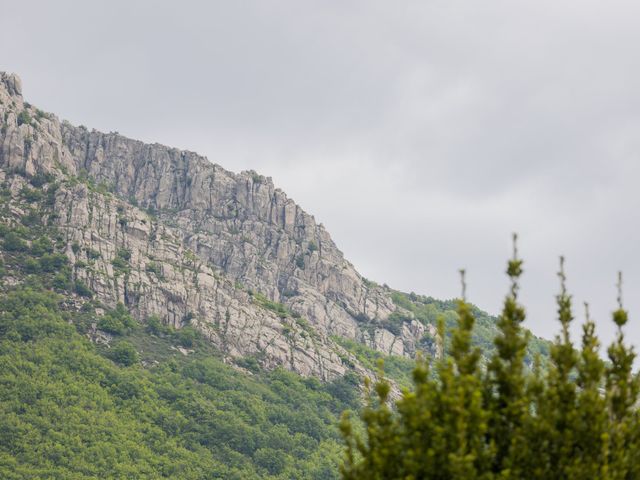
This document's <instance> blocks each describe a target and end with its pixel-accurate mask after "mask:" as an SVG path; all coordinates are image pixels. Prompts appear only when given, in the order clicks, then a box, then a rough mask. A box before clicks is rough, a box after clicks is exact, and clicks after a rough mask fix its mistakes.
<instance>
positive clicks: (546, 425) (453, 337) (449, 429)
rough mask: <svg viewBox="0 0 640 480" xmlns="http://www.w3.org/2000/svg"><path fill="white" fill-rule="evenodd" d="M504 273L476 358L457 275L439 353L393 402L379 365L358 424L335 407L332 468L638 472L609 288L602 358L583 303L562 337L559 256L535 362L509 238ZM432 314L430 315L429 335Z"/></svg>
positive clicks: (425, 472)
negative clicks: (542, 357)
mask: <svg viewBox="0 0 640 480" xmlns="http://www.w3.org/2000/svg"><path fill="white" fill-rule="evenodd" d="M514 245H515V238H514ZM507 274H508V276H509V278H510V280H511V288H510V290H509V293H508V295H507V297H506V299H505V301H504V308H503V311H502V314H501V315H500V317H499V319H498V328H499V333H498V335H497V336H496V337H495V340H494V343H495V350H494V353H493V355H492V357H491V358H490V360H489V362H488V364H487V365H486V367H483V366H482V365H481V363H480V362H479V358H480V351H479V349H478V348H477V347H474V346H473V343H472V341H471V338H472V336H473V331H474V322H475V317H474V315H473V314H472V313H471V307H470V305H469V304H468V303H467V302H466V300H465V299H464V287H463V298H462V300H460V301H458V307H457V322H456V325H455V326H454V328H452V329H451V331H450V333H449V338H450V342H449V344H448V346H447V352H446V353H447V355H444V356H443V357H442V358H440V359H439V360H437V361H436V362H435V365H430V364H429V363H428V362H426V361H424V360H421V361H419V362H418V365H417V367H416V368H415V370H414V372H413V383H414V388H413V390H408V389H407V390H405V391H404V393H403V395H402V397H401V398H399V399H398V400H397V401H396V402H395V408H393V407H392V406H391V405H390V404H391V401H390V398H389V392H390V384H389V382H388V381H387V380H386V379H385V378H384V376H383V375H382V372H381V376H380V378H379V379H378V380H377V381H376V382H375V384H374V385H373V387H372V388H370V390H369V396H368V402H367V405H366V407H365V408H364V409H363V411H362V413H361V420H362V422H363V423H364V428H363V429H362V428H358V424H357V423H354V421H353V420H352V419H351V418H350V415H349V414H348V413H347V414H345V415H344V416H343V419H342V421H341V430H342V433H343V437H344V439H345V441H346V456H345V461H344V464H343V466H342V475H343V478H344V479H347V480H356V479H366V480H376V479H378V480H382V479H413V480H418V479H443V480H445V479H460V480H462V479H486V480H493V479H495V480H497V479H501V480H506V479H534V480H535V479H540V480H542V479H544V480H549V479H604V480H613V479H615V480H622V479H625V480H631V479H638V478H640V456H639V454H638V452H639V451H640V450H639V449H640V424H639V414H640V412H639V410H638V395H639V388H640V383H639V377H638V376H637V375H636V374H634V373H633V362H634V359H635V353H634V351H633V348H632V347H630V346H628V345H627V344H626V343H625V339H624V334H623V331H622V327H623V326H624V325H625V324H626V323H627V312H626V311H625V310H624V308H623V305H622V300H621V293H620V294H619V298H618V309H617V310H616V311H615V312H614V313H613V320H614V322H615V324H616V325H617V328H618V334H617V338H616V340H615V342H614V343H613V344H612V345H611V346H610V347H609V349H608V362H606V363H605V361H604V360H603V359H601V358H600V356H599V341H598V338H597V337H596V335H595V327H594V322H593V320H592V319H591V318H590V316H589V312H588V307H587V308H585V310H586V323H585V324H584V326H583V334H582V343H581V346H580V347H579V348H578V347H576V346H574V344H573V343H572V340H571V338H570V335H569V331H570V328H569V327H570V324H571V322H572V320H573V312H572V304H571V296H570V295H569V294H568V292H567V288H566V278H565V273H564V260H563V259H561V262H560V272H559V277H560V293H559V295H558V296H557V304H558V319H559V322H560V334H559V335H558V336H557V337H556V339H555V341H554V343H553V345H552V347H551V352H550V353H551V355H550V359H549V360H548V365H547V366H546V368H545V369H543V368H541V363H540V361H539V359H537V360H536V361H535V362H534V365H533V368H531V369H529V368H527V367H526V362H525V357H526V352H527V345H528V342H529V339H530V335H529V333H528V332H527V331H526V330H525V329H524V328H523V326H522V324H523V322H524V320H525V311H524V308H523V307H522V305H521V304H520V303H519V301H518V289H519V283H518V280H519V277H520V275H521V274H522V260H520V259H519V258H518V255H517V251H516V249H515V247H514V256H513V258H512V259H511V260H510V261H509V263H508V267H507ZM619 283H620V284H621V281H620V282H619ZM463 285H464V281H463ZM619 288H620V289H621V286H620V287H619ZM444 325H445V321H444V320H441V322H440V336H441V338H444V337H445V327H444Z"/></svg>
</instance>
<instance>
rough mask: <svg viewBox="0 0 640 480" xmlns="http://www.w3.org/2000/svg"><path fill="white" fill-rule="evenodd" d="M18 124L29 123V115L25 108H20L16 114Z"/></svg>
mask: <svg viewBox="0 0 640 480" xmlns="http://www.w3.org/2000/svg"><path fill="white" fill-rule="evenodd" d="M17 120H18V125H31V115H30V114H29V112H28V111H27V110H22V111H21V112H20V113H19V114H18V118H17Z"/></svg>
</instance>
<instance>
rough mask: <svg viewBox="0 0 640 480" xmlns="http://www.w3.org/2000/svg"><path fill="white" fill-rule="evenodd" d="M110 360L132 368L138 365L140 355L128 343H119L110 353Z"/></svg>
mask: <svg viewBox="0 0 640 480" xmlns="http://www.w3.org/2000/svg"><path fill="white" fill-rule="evenodd" d="M109 358H111V360H113V361H114V362H116V363H119V364H120V365H124V366H125V367H130V366H131V365H134V364H136V363H138V360H139V355H138V352H137V351H136V348H135V347H134V346H133V345H131V343H129V342H127V341H122V342H118V343H117V344H116V345H115V346H114V347H113V348H112V349H111V352H109Z"/></svg>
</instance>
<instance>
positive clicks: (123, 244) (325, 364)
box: [0, 73, 434, 379]
mask: <svg viewBox="0 0 640 480" xmlns="http://www.w3.org/2000/svg"><path fill="white" fill-rule="evenodd" d="M0 121H1V122H2V123H1V131H0V168H1V172H0V181H3V182H6V183H7V184H8V185H9V186H10V188H11V190H12V192H18V191H19V190H20V188H21V186H22V183H24V181H25V180H24V178H25V177H27V178H28V177H34V176H36V175H49V176H51V177H53V178H55V179H56V181H57V184H58V185H59V187H58V189H57V191H56V194H55V211H56V212H57V213H58V214H57V216H55V215H54V216H52V218H48V219H47V222H50V223H51V224H55V225H56V226H57V227H58V228H59V229H61V230H62V231H63V232H64V233H65V235H66V239H67V251H66V253H67V255H68V257H69V259H70V260H71V262H72V264H74V265H75V268H74V275H75V276H76V277H77V278H78V279H83V280H84V281H85V282H86V283H87V285H89V286H90V288H91V289H92V290H93V291H95V293H96V295H97V297H98V298H99V299H100V300H101V301H102V302H103V303H105V304H107V305H113V304H115V303H117V302H123V303H125V304H126V305H127V306H128V307H129V308H130V309H131V311H132V312H133V313H134V314H135V315H136V316H138V317H139V318H140V319H142V320H144V319H145V318H147V317H148V316H150V315H158V316H160V317H161V318H162V319H163V320H164V321H165V322H167V323H171V324H172V325H174V326H175V327H178V328H179V327H180V326H182V325H183V324H185V323H186V322H190V323H192V324H193V325H195V326H197V327H198V328H199V329H200V330H201V331H203V332H204V333H205V334H206V335H207V336H208V337H209V338H210V339H211V341H212V342H214V343H215V344H216V345H217V346H218V347H219V348H220V349H221V350H223V351H224V352H226V353H227V354H228V355H229V357H231V358H237V357H242V356H247V355H252V356H255V357H256V358H258V359H259V360H260V362H261V363H262V364H263V365H264V366H266V367H272V366H275V365H284V366H286V367H288V368H290V369H292V370H294V371H297V372H299V373H301V374H305V375H317V376H319V377H321V378H325V379H329V378H333V377H335V376H336V375H341V374H343V373H344V372H345V371H346V368H347V367H346V365H345V359H347V358H349V354H348V353H347V352H345V351H344V350H343V349H341V348H340V347H339V346H338V345H336V344H335V342H333V341H332V339H331V336H333V335H337V336H341V337H346V338H350V339H354V340H357V341H360V342H363V343H366V344H368V345H369V346H371V347H373V348H375V349H377V350H380V351H382V352H385V353H387V354H394V355H405V356H411V355H413V354H414V353H415V351H416V348H417V344H418V342H419V341H420V339H421V338H422V337H423V336H424V335H425V334H427V335H429V334H430V335H433V334H434V332H433V330H429V331H427V330H428V328H427V327H425V326H424V325H423V324H422V323H420V322H418V321H412V322H406V323H404V324H403V325H402V326H401V329H400V331H399V332H398V331H396V332H395V333H396V334H394V333H392V332H391V331H389V330H388V329H385V328H383V325H384V321H385V320H386V319H388V317H389V315H390V314H391V313H392V312H394V311H396V310H397V307H396V306H395V305H394V303H393V302H392V300H391V296H390V291H389V290H388V289H386V288H383V287H380V286H377V285H375V284H373V283H371V282H368V281H366V280H365V279H363V278H362V276H361V275H359V274H358V272H357V271H356V270H355V269H354V267H353V265H351V264H350V263H349V262H348V261H347V260H346V259H345V258H344V256H343V254H342V252H340V250H339V249H338V248H337V247H336V245H335V244H334V242H333V241H332V240H331V237H330V235H329V234H328V232H327V231H326V230H325V229H324V228H323V226H322V225H318V224H317V223H316V222H315V220H314V218H313V217H312V216H311V215H309V214H307V213H305V212H304V211H303V210H302V209H301V208H300V207H299V206H298V205H296V204H295V203H294V202H293V201H292V200H291V199H289V198H287V196H286V195H285V194H284V192H282V191H281V190H279V189H277V188H275V187H274V185H273V182H272V181H271V179H270V178H267V177H263V176H261V175H258V174H257V173H255V172H252V171H250V172H242V173H240V174H234V173H232V172H229V171H227V170H225V169H223V168H222V167H220V166H218V165H214V164H212V163H210V162H209V161H208V160H207V159H206V158H204V157H201V156H199V155H197V154H195V153H192V152H187V151H181V150H177V149H174V148H169V147H165V146H162V145H158V144H152V145H149V144H145V143H142V142H139V141H135V140H131V139H128V138H125V137H123V136H121V135H119V134H117V133H109V134H105V133H101V132H97V131H95V130H92V131H89V130H87V129H86V128H84V127H75V126H72V125H70V124H69V123H67V122H61V121H59V120H58V118H56V117H55V116H54V115H52V114H47V113H43V112H41V111H40V110H38V109H36V108H34V107H32V106H30V105H29V104H27V103H26V102H24V100H23V98H22V88H21V82H20V80H19V78H18V77H17V76H15V75H8V74H5V73H0ZM15 172H18V173H20V175H14V174H13V173H15ZM272 302H276V303H281V304H283V305H284V306H285V307H286V308H284V307H280V306H278V305H276V304H275V303H272ZM274 306H275V308H274ZM279 309H280V310H279ZM348 363H349V364H351V363H353V358H352V359H351V360H349V362H348ZM356 364H357V362H356ZM356 368H357V367H356Z"/></svg>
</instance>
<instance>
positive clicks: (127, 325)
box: [98, 303, 138, 335]
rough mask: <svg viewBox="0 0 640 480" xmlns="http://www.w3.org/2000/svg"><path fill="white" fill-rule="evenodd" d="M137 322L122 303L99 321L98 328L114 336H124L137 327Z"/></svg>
mask: <svg viewBox="0 0 640 480" xmlns="http://www.w3.org/2000/svg"><path fill="white" fill-rule="evenodd" d="M137 325H138V324H137V322H136V321H135V319H134V318H133V317H132V316H131V314H130V313H129V312H128V311H127V309H126V308H125V306H124V305H123V304H122V303H119V304H118V305H117V306H116V308H114V309H113V310H109V311H108V312H107V313H105V314H104V315H103V316H102V317H101V318H100V320H99V321H98V328H99V329H100V330H104V331H105V332H108V333H113V334H114V335H123V334H125V333H127V332H130V331H132V330H133V329H134V328H136V327H137Z"/></svg>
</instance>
